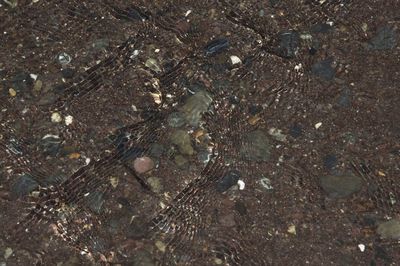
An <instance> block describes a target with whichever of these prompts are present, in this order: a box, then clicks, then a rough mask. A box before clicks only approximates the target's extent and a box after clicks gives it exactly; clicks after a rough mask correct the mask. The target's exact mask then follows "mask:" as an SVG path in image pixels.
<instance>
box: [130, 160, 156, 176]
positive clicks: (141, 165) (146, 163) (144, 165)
mask: <svg viewBox="0 0 400 266" xmlns="http://www.w3.org/2000/svg"><path fill="white" fill-rule="evenodd" d="M154 167H155V164H154V161H153V160H152V159H151V158H150V157H147V156H143V157H139V158H136V159H135V160H134V161H133V168H134V169H135V171H136V172H137V173H139V174H143V173H146V172H148V171H150V170H152V169H153V168H154Z"/></svg>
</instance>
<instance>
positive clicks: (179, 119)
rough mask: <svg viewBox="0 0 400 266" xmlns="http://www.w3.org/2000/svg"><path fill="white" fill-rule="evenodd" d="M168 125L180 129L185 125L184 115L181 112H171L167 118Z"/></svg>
mask: <svg viewBox="0 0 400 266" xmlns="http://www.w3.org/2000/svg"><path fill="white" fill-rule="evenodd" d="M167 122H168V125H169V126H170V127H175V128H177V127H181V126H183V125H184V124H185V122H186V120H185V115H184V114H183V113H181V112H173V113H171V114H170V115H169V116H168V118H167Z"/></svg>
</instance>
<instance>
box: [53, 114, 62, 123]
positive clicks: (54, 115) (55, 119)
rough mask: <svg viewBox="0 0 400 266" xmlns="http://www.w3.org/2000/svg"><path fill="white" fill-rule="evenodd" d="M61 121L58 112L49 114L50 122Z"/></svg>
mask: <svg viewBox="0 0 400 266" xmlns="http://www.w3.org/2000/svg"><path fill="white" fill-rule="evenodd" d="M61 121H62V117H61V115H60V114H59V113H57V112H54V113H52V114H51V122H53V123H60V122H61Z"/></svg>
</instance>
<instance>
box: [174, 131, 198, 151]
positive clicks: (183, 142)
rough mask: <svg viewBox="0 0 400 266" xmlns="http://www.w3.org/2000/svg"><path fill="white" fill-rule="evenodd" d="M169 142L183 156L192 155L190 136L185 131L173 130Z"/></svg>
mask: <svg viewBox="0 0 400 266" xmlns="http://www.w3.org/2000/svg"><path fill="white" fill-rule="evenodd" d="M170 139H171V142H172V143H173V144H175V145H176V146H178V149H179V152H180V153H182V154H185V155H193V154H194V149H193V147H192V142H191V139H190V135H189V134H188V133H187V131H185V130H182V129H178V130H175V131H174V132H173V133H172V135H171V137H170Z"/></svg>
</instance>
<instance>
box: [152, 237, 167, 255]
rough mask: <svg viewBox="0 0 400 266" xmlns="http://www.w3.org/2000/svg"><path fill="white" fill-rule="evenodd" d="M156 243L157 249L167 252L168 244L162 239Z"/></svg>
mask: <svg viewBox="0 0 400 266" xmlns="http://www.w3.org/2000/svg"><path fill="white" fill-rule="evenodd" d="M155 245H156V247H157V249H158V250H159V251H161V252H163V253H164V252H165V250H166V248H167V246H166V245H165V244H164V243H163V242H162V241H160V240H157V241H156V243H155Z"/></svg>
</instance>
